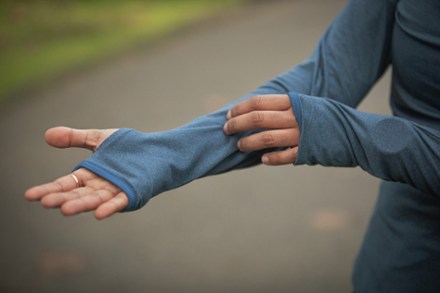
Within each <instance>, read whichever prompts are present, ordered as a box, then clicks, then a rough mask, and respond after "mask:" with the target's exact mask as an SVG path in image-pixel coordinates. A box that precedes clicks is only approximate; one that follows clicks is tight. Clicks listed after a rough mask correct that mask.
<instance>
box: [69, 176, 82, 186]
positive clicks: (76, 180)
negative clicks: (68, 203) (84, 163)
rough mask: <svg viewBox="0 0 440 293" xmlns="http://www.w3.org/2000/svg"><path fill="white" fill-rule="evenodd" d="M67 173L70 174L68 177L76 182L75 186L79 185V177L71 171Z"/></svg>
mask: <svg viewBox="0 0 440 293" xmlns="http://www.w3.org/2000/svg"><path fill="white" fill-rule="evenodd" d="M69 175H70V177H72V179H73V180H74V181H75V183H76V188H79V187H81V184H80V183H79V179H78V177H76V175H75V174H73V173H70V174H69Z"/></svg>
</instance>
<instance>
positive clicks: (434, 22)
mask: <svg viewBox="0 0 440 293" xmlns="http://www.w3.org/2000/svg"><path fill="white" fill-rule="evenodd" d="M439 20H440V2H439V1H437V0H420V1H410V0H400V1H398V0H369V1H366V0H352V1H350V2H349V3H348V5H347V6H346V7H345V8H344V10H343V11H342V12H341V13H340V14H339V15H338V17H337V18H336V19H335V20H334V21H333V23H332V24H331V25H330V27H329V28H328V29H327V31H326V32H325V34H324V35H323V37H322V38H321V39H320V41H319V43H318V45H317V47H316V49H315V50H314V52H313V53H312V55H311V56H310V57H309V58H308V59H307V60H305V61H304V63H302V64H300V65H298V66H295V67H293V68H292V69H290V70H288V71H287V72H284V73H282V74H280V75H279V76H277V77H275V78H273V79H272V80H270V81H269V82H267V83H266V84H264V85H262V86H261V87H259V88H258V89H256V90H255V91H254V92H251V93H249V94H248V95H246V96H245V97H243V98H241V99H239V100H237V102H238V101H241V100H243V99H246V98H249V97H251V96H253V95H257V94H275V93H284V94H286V93H288V94H289V96H290V98H291V101H292V104H293V108H294V112H295V115H296V117H297V120H298V121H299V126H300V129H301V137H300V144H299V152H298V158H297V160H296V163H295V164H296V165H301V164H308V165H315V164H320V165H324V166H346V167H353V166H360V167H361V168H363V169H364V170H366V171H367V172H369V173H371V174H372V175H374V176H377V177H380V178H382V179H385V180H389V181H396V182H402V183H406V184H409V185H411V186H413V187H415V188H417V189H419V190H421V191H423V192H425V193H428V194H431V195H433V196H440V25H438V23H439ZM390 64H392V67H393V74H392V87H391V97H390V100H391V106H392V110H393V114H394V115H393V116H383V115H376V114H368V113H363V112H360V111H357V110H356V109H355V108H354V107H356V106H357V105H358V104H359V103H360V102H361V101H362V99H363V98H364V97H365V95H366V94H367V92H368V91H369V90H370V88H371V87H372V86H373V85H374V83H375V82H376V81H377V80H378V79H379V78H380V77H381V75H382V74H383V72H384V71H385V70H386V68H387V67H388V66H389V65H390ZM237 102H235V103H237ZM235 103H232V104H230V105H228V106H226V107H225V108H223V109H220V110H219V111H217V112H214V113H212V114H209V115H206V116H203V117H200V118H197V119H195V120H194V121H192V122H190V123H189V124H187V125H184V126H182V127H179V128H177V129H173V130H170V131H165V132H158V133H141V132H138V131H136V130H133V129H120V130H118V131H117V132H116V133H115V134H113V135H112V136H111V137H109V138H108V139H107V140H106V141H104V143H103V144H102V145H101V146H100V148H99V149H98V150H97V151H96V152H95V153H94V154H93V155H92V156H91V157H90V158H88V159H87V160H85V161H84V162H82V163H80V164H79V165H78V166H77V168H79V167H84V168H87V169H89V170H91V171H93V172H94V173H96V174H98V175H100V176H102V177H103V178H105V179H107V180H109V181H110V182H112V183H114V184H115V185H117V186H119V187H120V188H121V189H122V190H124V192H125V193H126V194H127V196H128V198H129V205H128V207H127V209H126V210H135V209H138V208H140V207H142V206H143V205H144V204H145V203H146V202H147V201H148V200H149V199H150V198H151V197H152V196H155V195H157V194H159V193H161V192H164V191H166V190H169V189H172V188H176V187H178V186H181V185H183V184H186V183H188V182H190V181H192V180H194V179H197V178H201V177H203V176H207V175H213V174H218V173H222V172H226V171H229V170H232V169H237V168H243V167H248V166H252V165H255V164H258V163H259V162H260V158H261V155H262V152H252V153H242V152H240V151H239V150H238V149H237V147H236V143H237V140H238V139H239V138H240V137H243V136H245V135H248V134H249V133H248V132H246V133H242V134H239V135H235V136H226V135H225V134H224V133H223V130H222V129H223V124H224V123H225V121H226V113H227V111H228V109H230V108H231V107H232V105H234V104H235Z"/></svg>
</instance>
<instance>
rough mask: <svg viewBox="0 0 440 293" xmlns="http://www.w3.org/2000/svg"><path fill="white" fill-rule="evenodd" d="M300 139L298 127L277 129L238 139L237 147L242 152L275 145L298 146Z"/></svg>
mask: <svg viewBox="0 0 440 293" xmlns="http://www.w3.org/2000/svg"><path fill="white" fill-rule="evenodd" d="M298 141H299V131H298V129H295V128H288V129H277V130H270V131H269V130H268V131H263V132H260V133H256V134H253V135H250V136H247V137H244V138H242V139H240V140H239V141H238V143H237V147H238V149H239V150H240V151H242V152H252V151H258V150H263V149H267V148H273V147H289V146H290V147H291V146H296V145H297V144H298Z"/></svg>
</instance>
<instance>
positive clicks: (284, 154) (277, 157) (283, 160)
mask: <svg viewBox="0 0 440 293" xmlns="http://www.w3.org/2000/svg"><path fill="white" fill-rule="evenodd" d="M297 157H298V147H294V148H291V149H287V150H284V151H278V152H271V153H267V154H264V155H263V157H262V158H261V162H262V163H263V164H265V165H269V166H278V165H286V164H293V163H294V162H295V161H296V158H297Z"/></svg>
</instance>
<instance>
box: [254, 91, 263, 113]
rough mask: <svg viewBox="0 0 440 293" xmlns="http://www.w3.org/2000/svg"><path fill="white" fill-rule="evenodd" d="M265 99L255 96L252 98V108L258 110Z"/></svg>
mask: <svg viewBox="0 0 440 293" xmlns="http://www.w3.org/2000/svg"><path fill="white" fill-rule="evenodd" d="M263 103H264V99H263V96H262V95H258V96H254V97H252V98H251V108H252V109H253V110H258V109H259V108H260V107H261V105H263Z"/></svg>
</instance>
